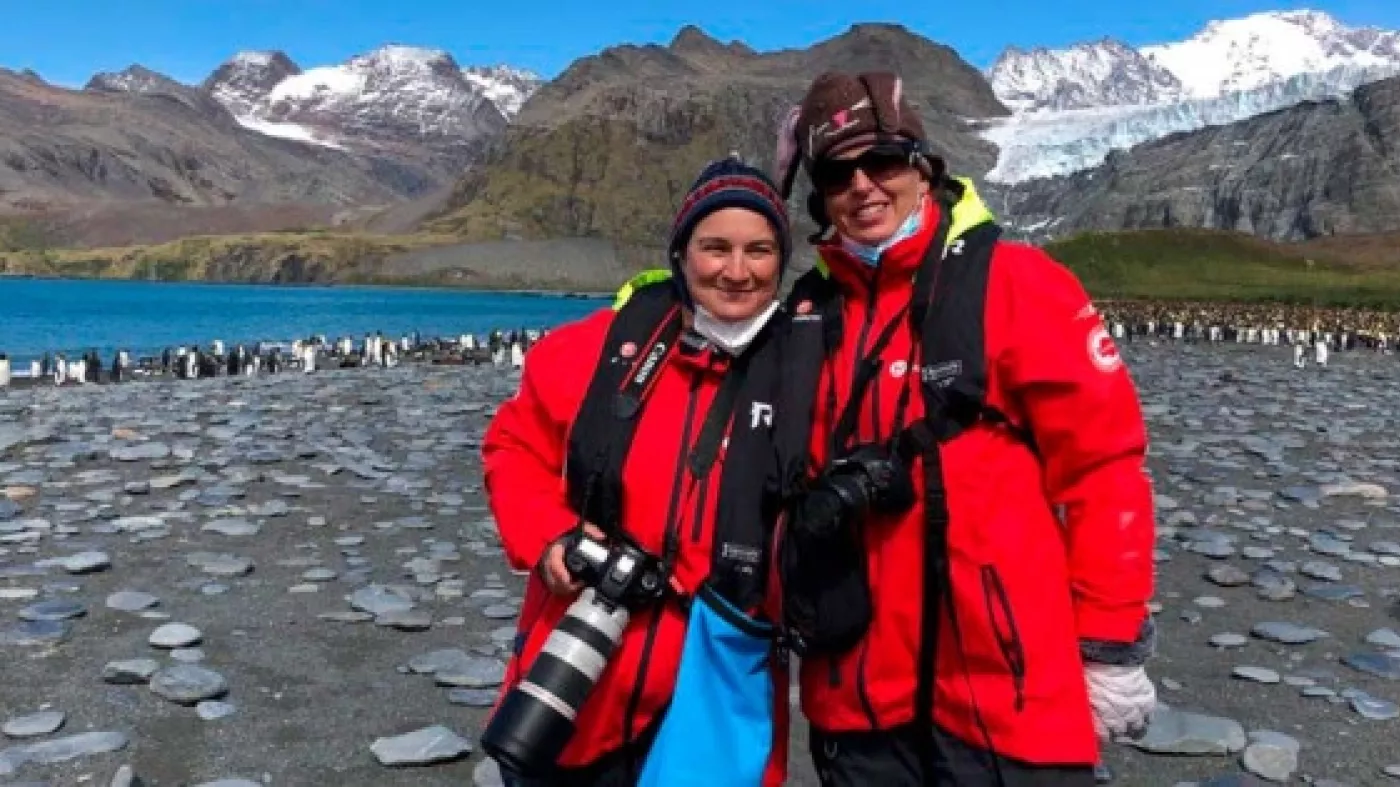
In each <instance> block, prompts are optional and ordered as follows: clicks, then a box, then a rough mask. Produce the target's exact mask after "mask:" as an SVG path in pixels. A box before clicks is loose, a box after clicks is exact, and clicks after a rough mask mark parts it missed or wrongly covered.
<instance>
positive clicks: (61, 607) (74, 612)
mask: <svg viewBox="0 0 1400 787" xmlns="http://www.w3.org/2000/svg"><path fill="white" fill-rule="evenodd" d="M86 614H87V607H85V606H83V605H82V604H80V603H78V602H76V601H70V600H68V599H61V598H55V599H49V600H48V601H39V602H36V603H34V604H30V605H29V606H27V607H24V608H23V609H21V610H20V611H19V617H20V620H27V621H30V622H57V621H62V620H71V619H73V618H80V617H82V616H84V615H86Z"/></svg>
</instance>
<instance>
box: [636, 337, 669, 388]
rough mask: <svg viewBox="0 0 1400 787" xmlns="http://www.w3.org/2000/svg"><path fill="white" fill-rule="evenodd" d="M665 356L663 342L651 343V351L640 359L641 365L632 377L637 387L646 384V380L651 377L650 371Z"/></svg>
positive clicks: (654, 369) (652, 370)
mask: <svg viewBox="0 0 1400 787" xmlns="http://www.w3.org/2000/svg"><path fill="white" fill-rule="evenodd" d="M665 356H666V343H665V342H657V343H656V344H654V345H652V348H651V351H650V352H648V353H647V357H646V358H644V359H642V365H641V366H640V367H639V368H638V369H637V376H636V377H633V378H632V381H633V382H634V383H635V384H636V385H637V386H638V387H645V386H646V384H647V380H649V379H650V378H651V375H652V372H655V371H656V367H657V365H658V364H659V363H661V359H662V358H664V357H665Z"/></svg>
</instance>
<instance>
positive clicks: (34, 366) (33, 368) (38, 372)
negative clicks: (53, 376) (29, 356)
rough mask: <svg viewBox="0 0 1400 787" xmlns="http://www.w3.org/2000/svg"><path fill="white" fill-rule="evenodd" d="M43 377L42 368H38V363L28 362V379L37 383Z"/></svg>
mask: <svg viewBox="0 0 1400 787" xmlns="http://www.w3.org/2000/svg"><path fill="white" fill-rule="evenodd" d="M43 377H44V374H43V368H42V367H41V366H40V364H39V362H38V361H30V362H29V379H30V380H32V381H33V382H36V383H37V382H39V381H40V380H42V379H43Z"/></svg>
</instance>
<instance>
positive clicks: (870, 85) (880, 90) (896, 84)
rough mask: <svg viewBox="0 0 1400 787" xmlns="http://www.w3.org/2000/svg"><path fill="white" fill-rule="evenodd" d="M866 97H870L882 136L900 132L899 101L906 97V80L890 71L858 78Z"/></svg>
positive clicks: (877, 72)
mask: <svg viewBox="0 0 1400 787" xmlns="http://www.w3.org/2000/svg"><path fill="white" fill-rule="evenodd" d="M857 78H858V79H859V80H860V84H861V86H863V87H864V88H865V93H866V95H868V96H870V111H871V113H872V114H874V115H875V125H876V127H877V128H878V129H879V132H880V133H881V134H895V133H898V132H899V126H900V123H901V121H902V118H901V117H900V105H899V100H900V99H901V98H902V97H903V96H904V80H903V79H901V78H900V77H899V76H897V75H895V74H892V73H890V72H888V71H874V72H868V73H864V74H861V75H860V76H859V77H857Z"/></svg>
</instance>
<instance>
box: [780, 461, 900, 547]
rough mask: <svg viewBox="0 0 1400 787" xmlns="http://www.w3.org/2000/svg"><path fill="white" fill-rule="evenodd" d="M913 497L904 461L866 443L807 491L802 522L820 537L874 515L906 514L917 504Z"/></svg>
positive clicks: (833, 462) (834, 465)
mask: <svg viewBox="0 0 1400 787" xmlns="http://www.w3.org/2000/svg"><path fill="white" fill-rule="evenodd" d="M914 497H915V494H914V480H913V477H912V476H911V474H910V472H909V467H908V465H906V464H905V463H904V460H902V459H901V458H900V457H899V455H898V454H896V453H895V452H893V451H891V450H890V449H889V448H888V447H886V446H884V445H879V444H865V445H860V446H856V447H855V448H854V449H852V450H851V451H850V452H849V453H847V454H846V455H845V456H842V457H839V458H837V459H834V460H832V462H831V464H830V466H828V467H827V469H826V472H824V473H823V474H822V475H821V476H820V477H818V478H817V480H816V481H815V482H813V484H812V487H811V488H810V489H809V490H808V491H807V494H806V497H805V499H804V501H803V505H802V509H801V513H800V519H801V520H802V523H803V525H804V527H806V528H807V529H808V530H809V531H811V534H812V535H818V534H821V533H824V532H827V531H829V530H831V529H833V528H836V527H838V526H840V525H843V524H849V523H852V522H857V521H860V520H862V519H864V518H865V517H866V516H867V515H869V514H871V513H875V514H899V513H903V512H905V511H908V510H909V509H910V508H911V507H912V506H913V505H914Z"/></svg>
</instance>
